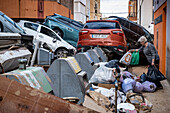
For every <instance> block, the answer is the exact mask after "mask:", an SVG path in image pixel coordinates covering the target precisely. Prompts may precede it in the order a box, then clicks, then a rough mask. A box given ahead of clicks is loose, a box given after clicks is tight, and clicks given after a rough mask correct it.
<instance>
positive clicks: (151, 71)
mask: <svg viewBox="0 0 170 113" xmlns="http://www.w3.org/2000/svg"><path fill="white" fill-rule="evenodd" d="M165 79H166V78H165V76H164V75H163V74H162V73H161V72H160V71H159V70H158V69H157V68H156V67H155V66H149V67H148V72H147V80H148V81H150V82H158V81H162V80H165Z"/></svg>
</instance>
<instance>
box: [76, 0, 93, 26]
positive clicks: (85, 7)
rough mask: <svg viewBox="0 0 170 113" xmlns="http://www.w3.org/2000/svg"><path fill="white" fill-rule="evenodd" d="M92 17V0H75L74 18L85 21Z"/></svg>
mask: <svg viewBox="0 0 170 113" xmlns="http://www.w3.org/2000/svg"><path fill="white" fill-rule="evenodd" d="M89 18H90V0H74V19H75V20H77V21H79V22H82V23H85V22H86V21H87V20H89Z"/></svg>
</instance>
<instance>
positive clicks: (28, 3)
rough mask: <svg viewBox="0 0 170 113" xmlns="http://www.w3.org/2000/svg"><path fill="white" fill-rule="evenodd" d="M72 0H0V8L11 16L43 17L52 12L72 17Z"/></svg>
mask: <svg viewBox="0 0 170 113" xmlns="http://www.w3.org/2000/svg"><path fill="white" fill-rule="evenodd" d="M73 7H74V1H73V0H0V10H1V11H2V12H4V13H5V14H6V15H8V16H9V17H11V18H22V19H24V18H27V19H44V18H45V17H46V16H48V15H52V14H54V13H57V14H60V15H62V16H66V17H69V18H72V19H73V17H74V16H73V15H74V14H73V13H74V12H73V10H74V9H73Z"/></svg>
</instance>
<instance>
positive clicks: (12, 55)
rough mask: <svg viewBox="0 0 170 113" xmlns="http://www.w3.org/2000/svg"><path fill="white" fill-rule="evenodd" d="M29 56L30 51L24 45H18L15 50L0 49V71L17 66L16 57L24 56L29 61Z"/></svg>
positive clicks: (6, 70)
mask: <svg viewBox="0 0 170 113" xmlns="http://www.w3.org/2000/svg"><path fill="white" fill-rule="evenodd" d="M30 57H31V52H30V51H29V50H28V49H26V48H25V47H19V48H18V49H15V50H9V49H8V50H7V49H6V50H2V51H0V73H2V72H8V71H10V70H13V69H16V68H18V66H19V61H18V59H20V58H26V59H28V61H29V59H30Z"/></svg>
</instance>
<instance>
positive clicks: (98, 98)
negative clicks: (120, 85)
mask: <svg viewBox="0 0 170 113" xmlns="http://www.w3.org/2000/svg"><path fill="white" fill-rule="evenodd" d="M89 95H90V97H91V98H92V99H93V100H95V102H96V103H97V104H98V105H100V106H102V107H103V108H105V109H106V110H110V107H109V106H110V104H111V103H110V100H109V99H108V98H107V97H106V96H104V95H102V94H100V93H98V92H95V91H89Z"/></svg>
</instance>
